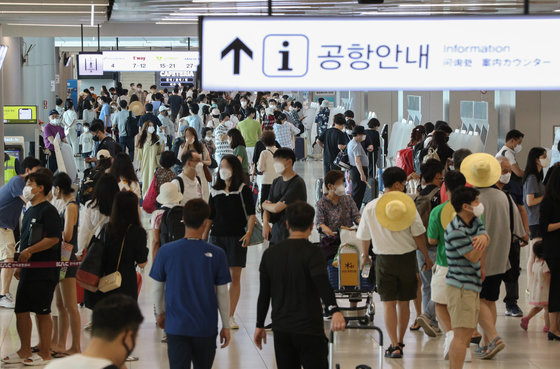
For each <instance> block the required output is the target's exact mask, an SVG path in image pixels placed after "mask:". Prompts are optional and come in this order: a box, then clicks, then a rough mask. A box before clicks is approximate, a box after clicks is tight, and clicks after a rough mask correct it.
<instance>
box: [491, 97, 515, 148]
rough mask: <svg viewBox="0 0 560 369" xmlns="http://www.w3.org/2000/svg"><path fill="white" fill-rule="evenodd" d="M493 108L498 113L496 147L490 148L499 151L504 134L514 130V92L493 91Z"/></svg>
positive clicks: (504, 137) (503, 140) (503, 141)
mask: <svg viewBox="0 0 560 369" xmlns="http://www.w3.org/2000/svg"><path fill="white" fill-rule="evenodd" d="M494 94H495V95H494V96H495V97H494V106H495V109H496V112H497V113H498V145H497V147H496V148H495V149H494V148H490V151H492V150H496V151H497V150H499V149H500V148H501V147H502V146H503V145H504V144H505V142H506V134H507V133H508V132H509V131H510V130H512V129H514V128H515V91H495V92H494Z"/></svg>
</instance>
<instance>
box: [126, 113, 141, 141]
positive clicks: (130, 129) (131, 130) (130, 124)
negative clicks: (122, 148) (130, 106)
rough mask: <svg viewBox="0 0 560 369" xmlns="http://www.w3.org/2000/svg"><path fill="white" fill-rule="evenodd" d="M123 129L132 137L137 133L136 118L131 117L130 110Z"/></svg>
mask: <svg viewBox="0 0 560 369" xmlns="http://www.w3.org/2000/svg"><path fill="white" fill-rule="evenodd" d="M124 131H125V132H126V135H127V137H134V136H136V135H137V134H138V118H136V117H133V116H132V112H131V111H129V112H128V118H126V125H125V129H124Z"/></svg>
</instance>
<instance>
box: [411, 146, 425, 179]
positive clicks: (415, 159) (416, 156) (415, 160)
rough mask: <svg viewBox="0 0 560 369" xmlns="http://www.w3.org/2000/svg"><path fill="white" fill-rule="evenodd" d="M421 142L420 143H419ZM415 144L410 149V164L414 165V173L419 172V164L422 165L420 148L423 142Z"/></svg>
mask: <svg viewBox="0 0 560 369" xmlns="http://www.w3.org/2000/svg"><path fill="white" fill-rule="evenodd" d="M421 144H422V145H421ZM421 144H417V145H416V146H414V150H413V151H412V166H413V167H414V171H415V172H416V173H420V166H421V165H422V160H420V158H421V157H422V150H423V149H424V143H423V142H422V143H421Z"/></svg>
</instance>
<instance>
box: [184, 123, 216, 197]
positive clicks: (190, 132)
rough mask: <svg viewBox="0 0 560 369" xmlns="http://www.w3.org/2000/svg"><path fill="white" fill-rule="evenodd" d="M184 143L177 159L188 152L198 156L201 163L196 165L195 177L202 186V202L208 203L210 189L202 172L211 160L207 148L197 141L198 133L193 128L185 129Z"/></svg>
mask: <svg viewBox="0 0 560 369" xmlns="http://www.w3.org/2000/svg"><path fill="white" fill-rule="evenodd" d="M184 138H185V143H184V144H183V146H182V147H181V150H179V156H178V157H179V158H182V157H183V155H184V154H185V153H187V152H188V151H191V150H194V151H196V152H197V153H199V154H200V157H201V158H202V161H201V162H200V163H198V164H197V167H196V176H197V177H198V178H199V179H200V185H201V186H202V199H204V201H208V198H209V197H210V187H209V183H208V182H209V181H208V179H207V178H206V175H205V173H204V171H205V170H206V169H205V168H204V166H206V167H208V166H209V165H210V164H212V158H211V157H210V153H209V152H208V148H206V145H204V144H203V143H202V142H200V141H199V139H198V133H197V132H196V130H195V129H194V128H193V127H188V128H187V129H185V134H184Z"/></svg>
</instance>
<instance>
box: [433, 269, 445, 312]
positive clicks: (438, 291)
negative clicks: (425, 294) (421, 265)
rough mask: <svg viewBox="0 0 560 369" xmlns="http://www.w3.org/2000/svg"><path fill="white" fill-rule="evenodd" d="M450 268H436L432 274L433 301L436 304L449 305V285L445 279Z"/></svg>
mask: <svg viewBox="0 0 560 369" xmlns="http://www.w3.org/2000/svg"><path fill="white" fill-rule="evenodd" d="M448 269H449V268H448V267H444V266H441V265H437V264H436V265H435V266H434V272H433V274H432V283H431V287H432V301H433V302H435V303H436V304H441V305H447V284H446V283H445V277H446V276H447V270H448Z"/></svg>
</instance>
